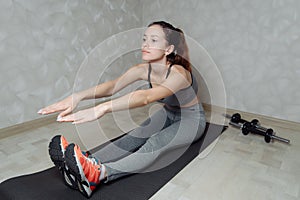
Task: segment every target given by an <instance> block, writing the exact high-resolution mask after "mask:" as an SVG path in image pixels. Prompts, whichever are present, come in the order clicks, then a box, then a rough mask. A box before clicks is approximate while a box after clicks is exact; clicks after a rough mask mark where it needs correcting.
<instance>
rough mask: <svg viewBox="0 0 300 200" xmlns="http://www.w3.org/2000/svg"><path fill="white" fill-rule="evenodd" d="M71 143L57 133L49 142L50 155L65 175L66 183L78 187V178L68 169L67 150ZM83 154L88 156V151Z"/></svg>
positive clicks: (73, 187)
mask: <svg viewBox="0 0 300 200" xmlns="http://www.w3.org/2000/svg"><path fill="white" fill-rule="evenodd" d="M68 145H69V143H68V141H67V140H66V138H65V137H64V136H62V135H56V136H54V137H53V138H52V139H51V142H50V143H49V149H48V150H49V155H50V158H51V160H52V162H53V163H54V165H55V166H56V167H57V168H58V169H59V171H60V172H61V174H62V176H63V181H64V183H65V184H66V185H67V186H69V187H70V188H72V189H78V186H77V180H76V178H75V177H74V175H72V174H71V173H70V171H69V169H68V166H67V165H66V162H65V152H66V149H67V147H68ZM82 154H84V155H86V156H88V155H89V154H88V153H86V152H82Z"/></svg>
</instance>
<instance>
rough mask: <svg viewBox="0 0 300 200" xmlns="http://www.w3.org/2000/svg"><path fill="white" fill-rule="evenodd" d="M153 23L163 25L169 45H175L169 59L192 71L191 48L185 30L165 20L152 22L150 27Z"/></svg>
mask: <svg viewBox="0 0 300 200" xmlns="http://www.w3.org/2000/svg"><path fill="white" fill-rule="evenodd" d="M153 25H159V26H160V27H162V28H163V31H164V33H165V35H166V40H167V41H168V43H169V45H174V51H173V52H172V53H171V54H169V55H167V61H169V62H170V63H172V64H178V65H181V66H183V67H184V68H185V69H186V70H188V71H190V72H191V71H192V69H191V65H190V61H189V60H190V58H189V50H188V46H187V44H186V41H185V37H184V33H183V31H182V30H181V29H179V28H175V27H174V26H173V25H171V24H170V23H168V22H165V21H156V22H152V23H151V24H149V25H148V27H150V26H153Z"/></svg>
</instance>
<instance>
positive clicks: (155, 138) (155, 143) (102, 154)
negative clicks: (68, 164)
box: [93, 104, 206, 181]
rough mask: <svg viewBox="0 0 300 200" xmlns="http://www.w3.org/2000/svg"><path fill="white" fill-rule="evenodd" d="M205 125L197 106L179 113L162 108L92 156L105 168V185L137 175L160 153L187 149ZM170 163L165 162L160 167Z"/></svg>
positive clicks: (199, 107) (199, 135)
mask: <svg viewBox="0 0 300 200" xmlns="http://www.w3.org/2000/svg"><path fill="white" fill-rule="evenodd" d="M205 124H206V121H205V115H204V111H203V108H202V105H201V104H196V105H194V106H191V107H188V108H181V109H169V108H167V107H166V106H164V107H163V108H162V109H160V110H159V111H157V112H156V113H154V114H153V115H152V116H151V117H150V118H148V119H147V120H146V121H145V122H143V123H142V124H141V125H140V126H139V127H138V128H136V129H133V130H132V131H130V132H129V133H128V134H126V135H125V136H123V137H121V138H119V139H118V140H116V141H114V142H113V143H110V144H108V145H107V146H105V147H104V148H102V149H100V150H99V151H97V152H95V153H94V154H93V156H94V157H96V158H97V159H99V160H100V162H101V163H103V164H104V165H105V167H106V169H107V181H111V180H114V179H117V178H120V177H122V176H125V175H128V174H131V173H137V172H139V173H140V172H142V170H145V169H146V168H147V167H149V166H150V165H151V164H153V163H154V161H155V160H156V159H157V158H158V156H159V155H161V154H162V153H164V152H166V151H168V150H171V149H174V148H177V147H182V146H186V147H188V146H189V145H190V144H191V143H192V142H193V141H195V140H196V139H198V138H199V137H201V135H202V134H203V132H204V129H205ZM182 153H183V152H182ZM174 161H175V160H174ZM170 162H172V161H168V162H165V164H164V166H161V167H165V166H166V165H167V164H170Z"/></svg>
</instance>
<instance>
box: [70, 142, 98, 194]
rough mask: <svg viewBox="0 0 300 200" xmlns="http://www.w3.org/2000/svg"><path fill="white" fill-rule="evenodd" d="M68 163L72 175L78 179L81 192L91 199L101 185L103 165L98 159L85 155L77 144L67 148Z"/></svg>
mask: <svg viewBox="0 0 300 200" xmlns="http://www.w3.org/2000/svg"><path fill="white" fill-rule="evenodd" d="M66 163H67V165H68V167H69V169H70V172H71V174H73V175H74V176H75V177H76V178H77V183H78V189H79V191H80V192H81V193H82V194H83V195H84V196H86V197H90V196H91V195H92V192H93V191H94V190H95V189H96V187H97V185H99V183H100V175H101V167H102V165H101V163H100V162H99V161H98V160H97V159H96V158H93V157H87V156H85V155H83V154H82V153H81V150H80V147H79V146H78V145H75V144H70V145H69V146H68V147H67V150H66Z"/></svg>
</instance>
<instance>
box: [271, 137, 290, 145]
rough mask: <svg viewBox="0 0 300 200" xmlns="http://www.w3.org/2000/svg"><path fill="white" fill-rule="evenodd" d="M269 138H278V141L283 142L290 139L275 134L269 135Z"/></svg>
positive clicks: (287, 141)
mask: <svg viewBox="0 0 300 200" xmlns="http://www.w3.org/2000/svg"><path fill="white" fill-rule="evenodd" d="M271 138H272V139H274V140H278V141H280V142H284V143H288V144H289V143H290V140H288V139H285V138H282V137H278V136H276V135H271Z"/></svg>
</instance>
